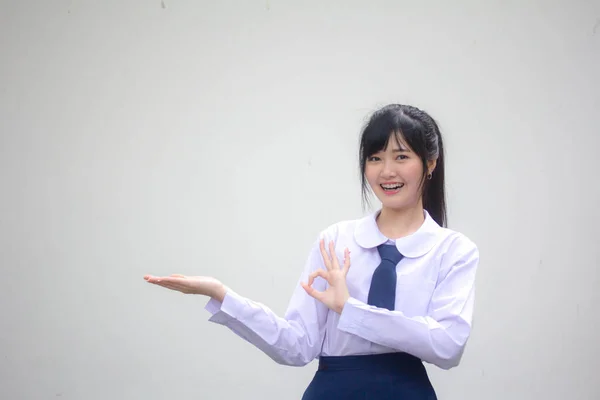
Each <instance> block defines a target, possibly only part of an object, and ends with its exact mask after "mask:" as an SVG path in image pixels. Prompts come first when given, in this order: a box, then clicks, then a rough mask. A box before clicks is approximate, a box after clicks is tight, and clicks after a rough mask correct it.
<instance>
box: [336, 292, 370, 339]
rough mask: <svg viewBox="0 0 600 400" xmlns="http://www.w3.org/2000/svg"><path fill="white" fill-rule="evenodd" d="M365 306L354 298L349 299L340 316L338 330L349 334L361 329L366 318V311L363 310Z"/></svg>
mask: <svg viewBox="0 0 600 400" xmlns="http://www.w3.org/2000/svg"><path fill="white" fill-rule="evenodd" d="M363 305H364V303H362V302H360V301H358V300H357V299H355V298H354V297H349V298H348V300H347V301H346V304H345V305H344V308H343V309H342V313H341V314H340V319H339V320H338V329H340V330H342V331H344V332H348V333H355V332H356V330H358V329H360V326H361V323H362V320H363V316H364V311H363V310H361V306H363Z"/></svg>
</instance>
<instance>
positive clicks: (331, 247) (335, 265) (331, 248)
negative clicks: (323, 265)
mask: <svg viewBox="0 0 600 400" xmlns="http://www.w3.org/2000/svg"><path fill="white" fill-rule="evenodd" d="M329 254H331V258H332V259H333V261H332V264H333V265H332V268H334V269H340V262H339V260H338V258H337V255H336V254H335V246H334V244H333V240H332V241H330V242H329Z"/></svg>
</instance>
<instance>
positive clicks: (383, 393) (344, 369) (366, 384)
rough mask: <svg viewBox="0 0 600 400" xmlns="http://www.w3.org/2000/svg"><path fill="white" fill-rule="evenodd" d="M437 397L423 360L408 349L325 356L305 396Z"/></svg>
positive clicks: (360, 399)
mask: <svg viewBox="0 0 600 400" xmlns="http://www.w3.org/2000/svg"><path fill="white" fill-rule="evenodd" d="M325 399H327V400H332V399H335V400H367V399H368V400H384V399H385V400H387V399H398V400H437V397H436V394H435V390H434V389H433V386H432V385H431V382H430V380H429V377H428V376H427V371H426V369H425V366H424V365H423V362H422V361H421V360H419V359H418V358H416V357H414V356H412V355H410V354H407V353H388V354H377V355H364V356H362V355H361V356H343V357H321V358H320V359H319V369H318V370H317V373H316V374H315V376H314V378H313V380H312V381H311V383H310V385H309V386H308V388H306V391H305V392H304V396H302V400H325Z"/></svg>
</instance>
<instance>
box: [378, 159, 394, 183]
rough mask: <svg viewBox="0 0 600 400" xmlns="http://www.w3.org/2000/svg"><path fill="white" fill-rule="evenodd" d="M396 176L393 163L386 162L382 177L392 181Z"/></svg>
mask: <svg viewBox="0 0 600 400" xmlns="http://www.w3.org/2000/svg"><path fill="white" fill-rule="evenodd" d="M395 176H396V171H395V170H394V167H393V163H392V162H390V161H387V160H386V161H384V163H383V168H382V169H381V177H382V178H383V179H391V178H394V177H395Z"/></svg>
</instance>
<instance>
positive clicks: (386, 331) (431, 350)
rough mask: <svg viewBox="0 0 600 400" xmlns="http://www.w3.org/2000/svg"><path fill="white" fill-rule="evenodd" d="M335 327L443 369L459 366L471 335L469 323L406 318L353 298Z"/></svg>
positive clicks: (401, 314)
mask: <svg viewBox="0 0 600 400" xmlns="http://www.w3.org/2000/svg"><path fill="white" fill-rule="evenodd" d="M338 328H339V329H340V330H342V331H345V332H347V333H351V334H354V335H356V336H360V337H362V338H363V339H366V340H369V341H371V342H373V343H377V344H380V345H382V346H386V347H389V348H393V349H395V350H398V351H403V352H406V353H409V354H412V355H414V356H416V357H418V358H420V359H421V360H423V361H425V362H428V363H431V364H435V365H437V366H439V367H440V368H443V369H449V368H452V367H455V366H456V365H458V363H459V362H460V359H461V357H462V354H463V351H464V347H465V345H466V342H467V339H468V336H469V332H470V326H469V324H468V323H467V322H466V321H464V320H461V319H460V318H455V319H454V320H453V321H451V322H450V321H449V322H444V323H440V322H438V321H436V320H435V319H433V318H432V317H429V316H425V317H412V318H409V317H407V316H405V315H404V314H403V313H401V312H399V311H389V310H385V309H380V308H375V307H372V306H369V305H366V304H364V303H361V302H359V301H357V300H356V299H353V298H351V299H349V300H348V302H347V303H346V305H345V306H344V309H343V311H342V313H341V316H340V320H339V324H338Z"/></svg>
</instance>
